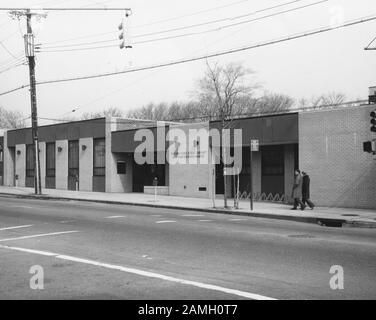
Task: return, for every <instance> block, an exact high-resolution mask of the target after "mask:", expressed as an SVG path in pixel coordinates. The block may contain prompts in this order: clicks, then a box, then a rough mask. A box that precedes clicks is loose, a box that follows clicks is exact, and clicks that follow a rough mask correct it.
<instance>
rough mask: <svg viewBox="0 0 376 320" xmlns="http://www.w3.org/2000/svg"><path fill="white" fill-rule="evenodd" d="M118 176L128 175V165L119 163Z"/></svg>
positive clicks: (122, 162) (123, 162)
mask: <svg viewBox="0 0 376 320" xmlns="http://www.w3.org/2000/svg"><path fill="white" fill-rule="evenodd" d="M117 174H126V163H125V161H118V162H117Z"/></svg>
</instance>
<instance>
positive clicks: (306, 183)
mask: <svg viewBox="0 0 376 320" xmlns="http://www.w3.org/2000/svg"><path fill="white" fill-rule="evenodd" d="M302 176H303V179H302V180H303V181H302V202H303V203H304V204H308V206H309V207H310V208H311V210H313V208H314V207H315V205H314V204H313V202H312V201H311V200H310V199H309V198H310V194H309V184H310V181H311V179H310V178H309V175H308V174H307V173H306V172H304V171H303V172H302Z"/></svg>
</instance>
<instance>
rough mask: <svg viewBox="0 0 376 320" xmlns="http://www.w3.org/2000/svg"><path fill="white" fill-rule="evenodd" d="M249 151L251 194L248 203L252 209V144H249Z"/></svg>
mask: <svg viewBox="0 0 376 320" xmlns="http://www.w3.org/2000/svg"><path fill="white" fill-rule="evenodd" d="M249 152H250V159H249V160H250V161H249V176H250V181H249V183H250V191H251V194H250V196H249V200H250V205H251V211H253V179H252V176H253V175H252V145H250V148H249Z"/></svg>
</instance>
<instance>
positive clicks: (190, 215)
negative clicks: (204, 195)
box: [182, 214, 205, 217]
mask: <svg viewBox="0 0 376 320" xmlns="http://www.w3.org/2000/svg"><path fill="white" fill-rule="evenodd" d="M182 217H205V215H204V214H183V215H182Z"/></svg>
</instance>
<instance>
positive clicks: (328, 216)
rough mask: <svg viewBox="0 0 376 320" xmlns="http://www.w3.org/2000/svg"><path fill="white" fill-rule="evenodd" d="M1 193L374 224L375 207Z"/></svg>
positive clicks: (4, 192) (64, 192)
mask: <svg viewBox="0 0 376 320" xmlns="http://www.w3.org/2000/svg"><path fill="white" fill-rule="evenodd" d="M0 195H14V196H17V197H21V198H39V199H40V198H42V199H46V200H47V199H69V200H82V201H93V202H101V203H116V204H128V205H137V206H149V207H160V208H171V209H181V210H182V209H183V210H196V211H205V212H218V213H226V214H234V215H243V216H244V215H246V216H252V217H262V218H269V219H281V220H291V221H298V222H307V223H318V224H321V225H327V226H337V227H339V226H343V227H367V228H376V210H371V209H370V210H364V209H349V208H325V207H318V208H315V209H314V210H310V209H309V208H308V209H306V210H305V211H300V210H295V211H294V210H290V207H291V206H288V205H285V204H281V203H271V202H255V203H254V210H253V211H250V208H249V207H250V206H249V201H245V200H242V201H240V208H239V209H236V210H235V209H224V208H223V199H221V198H217V199H216V200H215V204H216V208H213V207H212V201H211V200H210V199H202V198H185V197H175V196H161V195H158V196H157V201H155V200H154V195H149V194H143V193H102V192H85V191H68V190H56V189H43V195H41V196H36V195H34V189H33V188H13V187H3V186H0ZM228 205H229V206H232V205H233V200H232V199H229V200H228Z"/></svg>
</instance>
